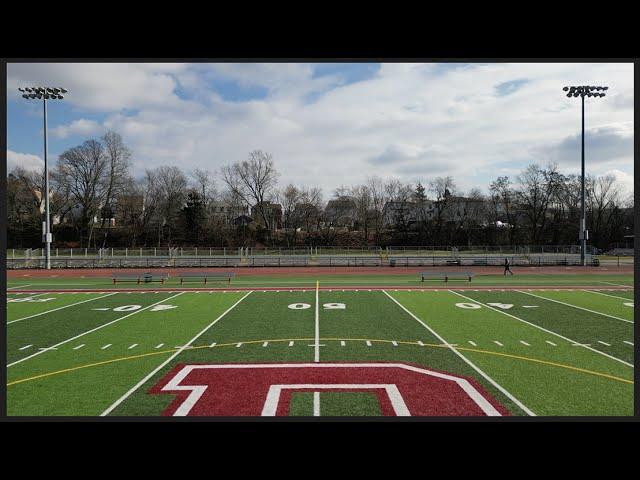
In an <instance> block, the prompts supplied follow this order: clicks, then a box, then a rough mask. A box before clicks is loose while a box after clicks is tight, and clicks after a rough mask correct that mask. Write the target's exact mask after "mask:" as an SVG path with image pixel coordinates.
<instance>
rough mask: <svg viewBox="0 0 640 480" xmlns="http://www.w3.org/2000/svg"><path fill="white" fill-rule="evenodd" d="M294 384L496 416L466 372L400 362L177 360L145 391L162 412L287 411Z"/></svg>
mask: <svg viewBox="0 0 640 480" xmlns="http://www.w3.org/2000/svg"><path fill="white" fill-rule="evenodd" d="M296 392H368V393H372V394H374V395H375V396H376V397H377V400H378V403H379V406H380V411H381V412H382V414H383V415H387V416H469V415H471V416H500V415H508V414H509V412H508V410H507V409H506V408H505V407H503V406H502V405H500V404H499V403H498V402H497V401H496V400H495V399H493V398H492V397H491V396H489V395H488V394H487V393H486V392H485V391H484V389H482V387H480V386H479V385H478V384H477V383H476V382H474V381H473V380H471V379H467V378H462V377H458V376H454V375H451V374H447V373H442V372H436V371H433V370H427V369H424V368H421V367H417V366H414V365H408V364H403V363H283V364H278V363H274V364H214V365H212V364H179V365H177V366H176V367H175V368H174V369H172V371H171V372H169V373H168V374H167V375H166V376H165V377H164V378H163V379H162V380H161V381H160V382H159V383H158V384H157V385H156V386H154V387H153V388H151V389H150V390H149V393H150V394H172V395H175V399H174V400H173V402H171V404H170V405H169V407H167V409H166V410H165V411H164V412H163V415H167V416H171V415H173V416H186V415H189V416H287V415H288V414H289V407H290V404H291V397H292V394H293V393H296Z"/></svg>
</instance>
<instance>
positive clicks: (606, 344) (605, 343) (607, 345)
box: [598, 340, 611, 347]
mask: <svg viewBox="0 0 640 480" xmlns="http://www.w3.org/2000/svg"><path fill="white" fill-rule="evenodd" d="M598 343H601V344H602V345H604V346H606V347H610V346H611V344H610V343H607V342H603V341H601V340H598Z"/></svg>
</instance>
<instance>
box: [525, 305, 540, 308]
mask: <svg viewBox="0 0 640 480" xmlns="http://www.w3.org/2000/svg"><path fill="white" fill-rule="evenodd" d="M522 308H538V305H522Z"/></svg>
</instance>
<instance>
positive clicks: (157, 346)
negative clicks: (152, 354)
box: [156, 343, 164, 348]
mask: <svg viewBox="0 0 640 480" xmlns="http://www.w3.org/2000/svg"><path fill="white" fill-rule="evenodd" d="M163 345H164V343H159V344H158V345H156V348H160V347H161V346H163Z"/></svg>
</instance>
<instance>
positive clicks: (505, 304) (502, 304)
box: [456, 303, 513, 310]
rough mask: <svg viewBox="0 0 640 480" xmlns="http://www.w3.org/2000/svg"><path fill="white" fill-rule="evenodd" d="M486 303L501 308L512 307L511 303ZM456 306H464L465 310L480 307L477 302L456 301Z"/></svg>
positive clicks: (507, 308)
mask: <svg viewBox="0 0 640 480" xmlns="http://www.w3.org/2000/svg"><path fill="white" fill-rule="evenodd" d="M487 305H491V306H492V307H497V308H501V309H502V310H509V309H510V308H511V307H513V304H512V303H487ZM456 307H459V308H464V309H466V310H477V309H479V308H482V306H481V305H478V304H477V303H456Z"/></svg>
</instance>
